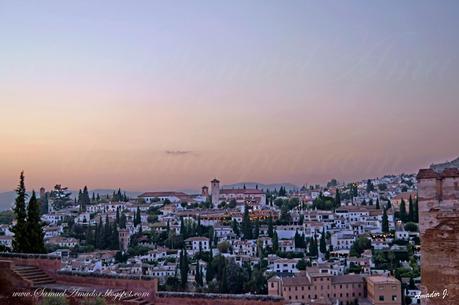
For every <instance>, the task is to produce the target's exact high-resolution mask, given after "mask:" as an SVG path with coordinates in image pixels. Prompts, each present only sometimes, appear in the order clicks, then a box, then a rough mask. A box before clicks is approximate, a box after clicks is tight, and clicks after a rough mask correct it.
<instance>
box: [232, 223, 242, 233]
mask: <svg viewBox="0 0 459 305" xmlns="http://www.w3.org/2000/svg"><path fill="white" fill-rule="evenodd" d="M232 229H233V232H234V234H236V235H237V236H238V237H239V235H240V234H241V233H240V232H239V224H238V223H237V221H236V219H233V223H232Z"/></svg>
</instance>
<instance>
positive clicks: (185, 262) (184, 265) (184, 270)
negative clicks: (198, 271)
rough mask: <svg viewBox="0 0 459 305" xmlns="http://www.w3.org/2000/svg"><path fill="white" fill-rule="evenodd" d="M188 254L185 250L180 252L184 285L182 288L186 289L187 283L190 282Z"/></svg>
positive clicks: (181, 275) (181, 277) (181, 278)
mask: <svg viewBox="0 0 459 305" xmlns="http://www.w3.org/2000/svg"><path fill="white" fill-rule="evenodd" d="M188 270H189V266H188V254H187V252H186V250H185V249H182V251H181V252H180V282H181V284H182V288H185V287H186V283H187V281H188Z"/></svg>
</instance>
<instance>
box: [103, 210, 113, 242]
mask: <svg viewBox="0 0 459 305" xmlns="http://www.w3.org/2000/svg"><path fill="white" fill-rule="evenodd" d="M111 242H112V228H111V227H110V221H109V220H108V215H107V216H105V225H104V249H105V248H109V247H110V245H111Z"/></svg>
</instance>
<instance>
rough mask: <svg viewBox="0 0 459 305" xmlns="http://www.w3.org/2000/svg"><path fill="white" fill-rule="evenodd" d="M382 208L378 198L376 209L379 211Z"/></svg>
mask: <svg viewBox="0 0 459 305" xmlns="http://www.w3.org/2000/svg"><path fill="white" fill-rule="evenodd" d="M380 208H381V207H380V206H379V198H376V209H377V210H379V209H380Z"/></svg>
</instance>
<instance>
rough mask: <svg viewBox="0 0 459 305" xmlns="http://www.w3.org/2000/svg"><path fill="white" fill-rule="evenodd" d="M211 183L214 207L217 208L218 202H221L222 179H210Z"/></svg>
mask: <svg viewBox="0 0 459 305" xmlns="http://www.w3.org/2000/svg"><path fill="white" fill-rule="evenodd" d="M210 183H211V185H210V189H211V190H210V192H211V195H212V205H213V207H214V208H217V207H218V204H219V203H220V201H219V199H220V181H218V180H217V179H214V180H212V181H210Z"/></svg>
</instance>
